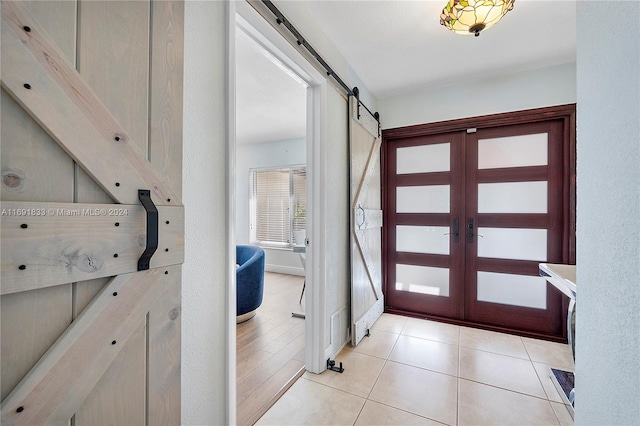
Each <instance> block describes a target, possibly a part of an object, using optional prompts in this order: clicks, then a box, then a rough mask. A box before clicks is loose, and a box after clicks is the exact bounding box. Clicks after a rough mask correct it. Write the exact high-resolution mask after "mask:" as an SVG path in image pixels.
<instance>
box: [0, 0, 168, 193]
mask: <svg viewBox="0 0 640 426" xmlns="http://www.w3.org/2000/svg"><path fill="white" fill-rule="evenodd" d="M2 23H3V25H2V51H3V58H4V60H3V66H2V86H3V88H4V89H5V90H7V91H8V92H9V93H10V94H11V95H12V96H13V97H14V99H16V100H17V101H18V102H19V103H20V104H21V105H22V106H23V108H25V110H27V111H28V112H29V113H30V114H31V116H32V117H34V118H35V119H36V120H37V121H38V122H39V123H40V125H42V127H43V128H45V129H46V130H47V132H48V133H49V135H51V136H52V137H53V138H54V139H55V140H56V141H57V142H58V143H59V144H60V146H62V147H63V148H64V149H65V151H66V152H67V153H68V154H69V155H70V156H71V157H72V158H73V159H74V160H75V161H76V162H78V163H79V164H80V165H81V166H82V167H83V169H84V170H85V171H86V172H88V173H89V174H90V176H92V177H93V178H94V179H95V180H96V182H98V183H99V184H100V186H101V187H102V188H103V189H104V190H105V191H106V192H107V193H108V194H109V195H110V196H111V197H112V198H113V199H114V200H115V201H116V202H120V203H125V204H135V203H136V202H137V190H138V189H149V190H151V194H152V199H153V201H154V203H155V204H157V205H180V200H179V199H178V196H177V195H176V194H175V192H174V191H173V190H172V189H171V188H170V187H169V186H168V185H167V184H166V183H165V182H164V181H163V179H162V177H161V176H160V175H159V173H157V172H156V170H155V169H154V168H153V167H152V165H151V164H150V163H149V161H148V160H147V159H146V158H144V156H143V155H141V153H140V150H139V149H138V148H137V147H136V146H135V144H134V143H133V142H132V141H131V137H130V136H129V134H128V133H127V132H126V131H125V129H124V128H123V127H122V126H121V125H120V124H119V123H118V122H117V121H116V119H115V118H114V117H113V115H112V114H111V113H110V112H109V110H108V109H107V108H106V107H105V105H104V104H103V103H102V102H101V101H100V99H99V98H98V97H97V96H96V94H95V93H94V92H93V90H91V88H90V87H89V86H88V85H87V84H86V82H84V81H83V80H82V78H81V77H80V75H79V74H78V73H77V72H76V70H75V69H74V68H73V66H72V65H71V64H70V63H69V62H68V61H67V60H66V59H65V58H64V57H63V55H62V53H61V52H60V51H59V50H58V48H57V47H56V46H55V43H53V41H52V40H51V39H50V38H49V37H48V36H47V34H46V33H45V32H44V31H43V30H42V28H41V27H40V25H39V24H38V23H37V22H36V20H35V18H33V16H32V15H31V14H30V13H29V12H28V10H27V9H26V8H25V7H24V5H21V4H19V3H14V2H4V3H3V4H2ZM25 27H27V28H29V31H27V30H25V29H24V28H25ZM25 84H28V85H29V86H25ZM97 152H99V153H100V155H95V154H96V153H97Z"/></svg>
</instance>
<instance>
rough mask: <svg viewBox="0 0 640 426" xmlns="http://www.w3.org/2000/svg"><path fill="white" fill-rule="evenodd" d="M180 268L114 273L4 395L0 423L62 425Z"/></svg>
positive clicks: (75, 409)
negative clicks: (60, 334) (5, 395)
mask: <svg viewBox="0 0 640 426" xmlns="http://www.w3.org/2000/svg"><path fill="white" fill-rule="evenodd" d="M179 272H180V268H179V267H173V266H172V267H169V268H166V269H164V268H159V269H150V270H147V271H142V272H136V273H134V274H126V275H119V276H117V277H115V278H113V279H112V280H111V281H110V282H109V284H107V285H106V286H105V287H104V288H103V289H102V290H101V292H100V293H99V294H98V296H96V298H94V300H93V301H92V302H91V303H90V304H89V306H88V307H87V308H86V309H85V310H84V311H83V312H82V314H81V315H80V316H79V317H78V318H77V319H76V320H75V321H74V322H73V323H72V324H71V325H70V326H69V328H68V329H67V331H66V332H65V333H64V334H63V335H62V336H61V337H60V339H58V341H56V343H55V344H54V345H53V346H52V347H51V348H50V349H49V351H47V353H46V354H45V355H44V356H43V357H42V358H41V359H40V361H39V362H38V363H37V364H36V365H35V367H34V368H33V369H32V370H31V371H30V372H29V373H28V374H27V376H26V377H25V378H24V379H23V380H22V381H21V382H20V383H19V384H18V386H16V387H15V389H14V390H13V391H12V392H11V393H10V394H9V395H8V396H7V398H5V400H4V401H3V405H2V410H1V419H0V420H1V422H2V424H5V425H13V424H66V423H67V422H68V420H69V419H70V418H71V416H73V414H74V413H75V412H76V411H77V410H78V408H79V407H80V405H81V404H82V402H83V401H84V400H85V399H86V397H87V395H89V393H90V392H91V390H92V389H93V388H94V387H95V386H96V384H97V383H98V382H99V381H100V379H101V377H102V376H103V375H104V373H105V372H106V370H107V369H108V368H109V366H110V365H111V363H112V362H113V360H114V359H115V358H116V357H117V355H118V354H119V353H120V351H121V349H122V348H123V347H124V346H125V345H124V344H125V343H126V342H127V340H128V339H129V338H130V337H131V336H132V335H133V334H134V333H135V332H136V331H137V330H139V325H140V322H141V319H144V317H145V315H146V314H147V312H149V309H150V308H151V307H152V306H153V305H154V304H155V302H156V301H157V300H158V298H159V297H160V295H161V294H162V293H163V292H164V291H165V289H166V285H167V283H169V282H171V281H172V280H174V279H175V278H176V277H177V275H178V274H179Z"/></svg>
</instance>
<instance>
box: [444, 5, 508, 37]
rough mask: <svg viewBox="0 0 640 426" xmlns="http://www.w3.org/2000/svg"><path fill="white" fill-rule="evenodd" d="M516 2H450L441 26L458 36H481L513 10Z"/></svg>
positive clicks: (446, 7)
mask: <svg viewBox="0 0 640 426" xmlns="http://www.w3.org/2000/svg"><path fill="white" fill-rule="evenodd" d="M514 3H515V0H449V1H448V2H447V5H446V6H445V8H444V9H442V15H440V24H441V25H444V26H445V27H447V28H449V29H450V30H451V31H453V32H454V33H458V34H475V36H476V37H478V36H479V35H480V31H482V30H484V29H487V28H489V27H490V26H492V25H493V24H495V23H496V22H498V21H499V20H500V19H501V18H502V17H503V16H504V15H505V14H506V13H507V12H508V11H510V10H511V9H513V4H514Z"/></svg>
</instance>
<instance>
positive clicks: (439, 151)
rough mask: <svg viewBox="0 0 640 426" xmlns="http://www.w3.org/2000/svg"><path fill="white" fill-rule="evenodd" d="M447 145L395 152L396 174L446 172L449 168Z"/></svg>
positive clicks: (449, 148)
mask: <svg viewBox="0 0 640 426" xmlns="http://www.w3.org/2000/svg"><path fill="white" fill-rule="evenodd" d="M450 151H451V147H450V144H449V143H439V144H434V145H420V146H409V147H405V148H398V149H397V150H396V156H397V157H396V158H397V161H396V173H397V174H399V175H404V174H409V173H430V172H448V171H449V168H450V161H449V157H450Z"/></svg>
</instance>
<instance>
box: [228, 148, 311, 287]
mask: <svg viewBox="0 0 640 426" xmlns="http://www.w3.org/2000/svg"><path fill="white" fill-rule="evenodd" d="M306 148H307V146H306V140H305V139H292V140H286V141H277V142H269V143H261V144H252V145H237V146H236V242H237V243H238V244H249V239H250V236H249V224H250V218H249V196H250V194H249V169H254V168H262V167H278V166H290V165H301V164H306V162H307V149H306ZM265 254H266V260H265V261H266V265H265V269H266V270H267V271H272V272H280V273H285V274H294V275H304V269H303V268H302V264H301V263H300V257H299V255H298V253H293V252H292V251H291V250H277V249H274V250H270V249H265Z"/></svg>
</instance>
